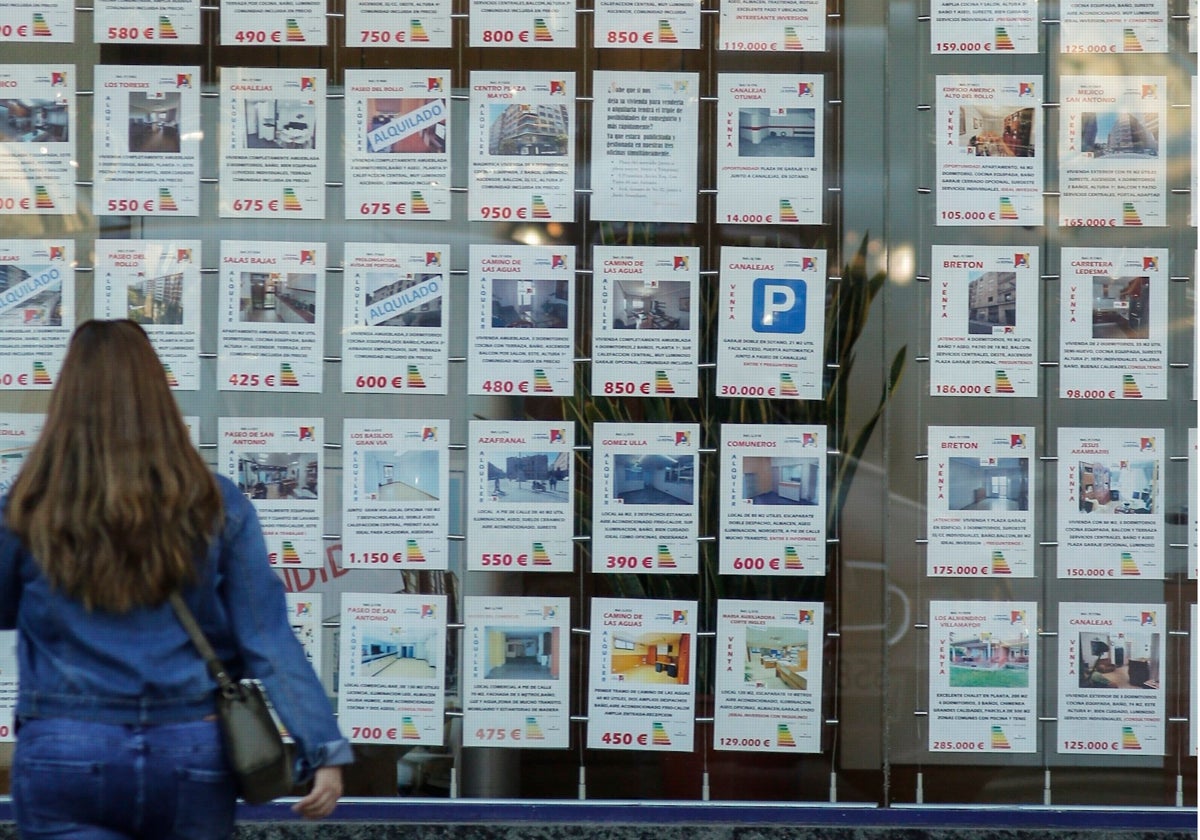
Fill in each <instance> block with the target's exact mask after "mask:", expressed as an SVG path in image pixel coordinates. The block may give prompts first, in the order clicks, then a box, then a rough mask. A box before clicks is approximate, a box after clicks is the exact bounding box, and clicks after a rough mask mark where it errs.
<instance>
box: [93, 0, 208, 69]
mask: <svg viewBox="0 0 1200 840" xmlns="http://www.w3.org/2000/svg"><path fill="white" fill-rule="evenodd" d="M93 5H94V7H95V12H94V13H93V36H94V40H95V41H96V43H97V44H159V45H162V46H172V45H174V44H199V43H200V0H159V2H155V3H147V2H146V0H96V2H95V3H94V4H93ZM199 78H200V75H199V73H197V74H196V79H197V80H199Z"/></svg>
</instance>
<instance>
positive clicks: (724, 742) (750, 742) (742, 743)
mask: <svg viewBox="0 0 1200 840" xmlns="http://www.w3.org/2000/svg"><path fill="white" fill-rule="evenodd" d="M720 744H721V746H722V747H748V748H750V749H753V748H755V747H763V748H765V747H769V746H771V739H770V738H721V739H720Z"/></svg>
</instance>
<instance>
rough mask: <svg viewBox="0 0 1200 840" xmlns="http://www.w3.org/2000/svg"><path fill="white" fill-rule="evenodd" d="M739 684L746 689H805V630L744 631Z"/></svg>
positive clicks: (806, 666)
mask: <svg viewBox="0 0 1200 840" xmlns="http://www.w3.org/2000/svg"><path fill="white" fill-rule="evenodd" d="M742 682H743V683H745V684H746V685H747V686H749V687H753V688H763V689H773V688H787V689H791V690H793V691H803V690H805V689H807V688H808V628H807V627H794V626H793V627H777V626H766V627H747V628H746V659H745V661H744V662H743V663H742Z"/></svg>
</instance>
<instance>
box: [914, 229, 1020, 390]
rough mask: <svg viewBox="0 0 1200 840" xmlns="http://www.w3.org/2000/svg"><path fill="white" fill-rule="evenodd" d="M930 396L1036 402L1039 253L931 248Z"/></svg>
mask: <svg viewBox="0 0 1200 840" xmlns="http://www.w3.org/2000/svg"><path fill="white" fill-rule="evenodd" d="M931 262H932V268H933V270H932V274H931V281H932V290H931V292H930V295H929V308H930V312H929V323H930V330H929V333H930V335H929V343H930V347H929V393H930V395H931V396H935V397H938V396H962V395H968V396H976V397H979V396H982V397H1036V396H1037V394H1038V336H1039V332H1038V298H1039V296H1040V295H1041V290H1040V288H1039V282H1038V281H1039V277H1040V276H1041V262H1040V258H1039V252H1038V246H1037V245H1023V246H1018V247H1015V248H1014V247H1003V246H990V245H977V246H972V245H934V246H933V258H932V260H931Z"/></svg>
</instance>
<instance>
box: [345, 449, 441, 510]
mask: <svg viewBox="0 0 1200 840" xmlns="http://www.w3.org/2000/svg"><path fill="white" fill-rule="evenodd" d="M362 482H363V483H362V490H363V493H364V495H365V496H366V497H367V498H368V499H370V500H372V501H380V502H432V501H437V498H438V453H437V452H435V451H433V450H415V451H409V452H380V451H372V450H370V449H368V450H365V451H364V452H363V461H362Z"/></svg>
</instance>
